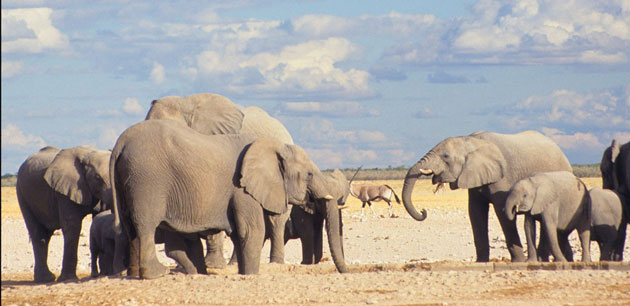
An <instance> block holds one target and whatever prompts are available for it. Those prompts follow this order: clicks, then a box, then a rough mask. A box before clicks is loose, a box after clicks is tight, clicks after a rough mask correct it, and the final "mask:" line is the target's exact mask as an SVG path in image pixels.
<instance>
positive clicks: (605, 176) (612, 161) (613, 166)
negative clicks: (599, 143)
mask: <svg viewBox="0 0 630 306" xmlns="http://www.w3.org/2000/svg"><path fill="white" fill-rule="evenodd" d="M620 151H621V149H620V146H619V142H618V141H617V140H616V139H613V141H612V143H611V144H610V147H608V148H606V150H605V151H604V155H603V156H602V161H601V163H600V164H599V168H600V170H601V171H602V188H604V189H611V190H618V189H619V178H618V177H617V167H618V165H617V158H618V157H619V153H620Z"/></svg>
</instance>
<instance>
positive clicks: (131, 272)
mask: <svg viewBox="0 0 630 306" xmlns="http://www.w3.org/2000/svg"><path fill="white" fill-rule="evenodd" d="M127 277H140V268H138V267H129V268H128V269H127Z"/></svg>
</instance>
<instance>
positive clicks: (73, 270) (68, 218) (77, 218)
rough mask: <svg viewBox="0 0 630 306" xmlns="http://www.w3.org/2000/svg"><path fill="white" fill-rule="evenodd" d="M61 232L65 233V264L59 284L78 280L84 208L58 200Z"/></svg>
mask: <svg viewBox="0 0 630 306" xmlns="http://www.w3.org/2000/svg"><path fill="white" fill-rule="evenodd" d="M58 201H59V217H60V220H59V221H60V224H61V231H62V233H63V263H62V265H61V274H60V275H59V278H57V281H58V282H62V281H66V280H77V279H78V277H77V251H78V248H79V237H80V235H81V226H82V220H83V217H85V215H86V213H85V212H83V211H82V207H79V206H77V204H75V203H72V202H70V200H67V199H58Z"/></svg>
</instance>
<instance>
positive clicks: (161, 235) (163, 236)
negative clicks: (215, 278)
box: [155, 228, 208, 274]
mask: <svg viewBox="0 0 630 306" xmlns="http://www.w3.org/2000/svg"><path fill="white" fill-rule="evenodd" d="M202 237H203V238H205V236H203V235H200V234H199V233H190V234H186V233H180V232H173V231H168V230H163V229H161V228H158V229H157V230H156V231H155V243H156V244H157V243H164V252H165V253H166V256H168V257H169V258H172V259H173V260H175V261H176V262H177V264H178V265H179V266H181V267H182V268H183V269H184V273H186V274H197V273H199V274H208V271H207V269H206V263H205V261H204V256H203V245H202V244H201V240H200V239H201V238H202Z"/></svg>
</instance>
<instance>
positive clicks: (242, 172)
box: [110, 119, 348, 279]
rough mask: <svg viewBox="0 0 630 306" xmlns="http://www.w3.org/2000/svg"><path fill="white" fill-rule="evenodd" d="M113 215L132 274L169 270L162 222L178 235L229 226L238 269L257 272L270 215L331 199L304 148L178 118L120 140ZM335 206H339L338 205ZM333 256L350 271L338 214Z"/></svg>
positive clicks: (113, 165)
mask: <svg viewBox="0 0 630 306" xmlns="http://www.w3.org/2000/svg"><path fill="white" fill-rule="evenodd" d="M110 181H111V183H112V194H113V200H114V204H115V205H113V207H114V214H115V215H116V216H118V217H117V218H115V220H116V221H119V223H117V224H116V225H115V227H116V229H118V230H120V228H121V227H122V228H123V229H124V230H125V231H126V232H127V234H128V236H129V245H130V251H129V254H130V265H129V269H128V272H127V275H129V276H139V277H140V278H144V279H151V278H157V277H160V276H162V275H163V274H165V273H166V267H164V266H163V265H162V264H161V263H160V262H159V261H158V260H157V257H156V255H155V245H154V239H153V238H154V237H153V235H154V233H155V230H156V229H157V228H158V227H159V228H161V229H164V230H170V231H176V232H180V233H202V234H204V235H205V234H215V233H218V232H219V231H226V232H227V233H229V234H232V235H233V237H232V239H233V240H234V241H236V243H235V248H236V249H237V257H238V271H239V273H240V274H256V273H258V271H259V265H260V250H261V248H262V244H263V238H264V229H265V224H264V222H265V221H264V214H282V213H286V212H287V211H288V204H293V205H305V204H306V202H307V200H308V199H309V198H313V199H324V200H326V201H332V200H333V199H334V198H333V197H332V196H331V195H330V194H328V191H327V190H326V184H325V180H324V178H323V174H322V173H321V172H320V171H319V169H318V168H317V166H316V165H315V164H314V163H313V162H312V161H311V160H310V158H309V157H308V155H307V154H306V152H305V151H304V150H303V149H302V148H300V147H299V146H296V145H288V144H284V143H282V142H280V141H279V140H277V139H273V138H260V139H255V138H254V137H252V136H250V135H204V134H201V133H199V132H196V131H194V130H192V129H190V128H189V127H188V126H187V125H185V124H183V123H181V122H178V121H175V120H159V119H157V120H145V121H142V122H140V123H137V124H135V125H133V126H131V127H130V128H128V129H127V130H125V131H124V132H123V133H122V135H121V136H120V137H119V138H118V140H117V141H116V145H115V146H114V149H113V151H112V157H111V159H110ZM334 207H336V205H335V206H334ZM328 217H329V218H330V219H329V221H331V223H332V224H331V226H330V227H331V228H332V229H331V231H330V234H331V236H332V237H331V239H330V243H331V249H332V250H333V251H332V252H331V253H332V257H333V261H334V262H335V265H336V267H337V269H338V270H339V271H340V272H347V271H348V268H347V266H346V264H345V262H344V258H343V254H342V251H341V238H340V233H339V231H338V230H335V229H334V228H335V227H336V228H339V226H338V225H339V219H338V217H337V212H335V213H330V214H329V216H328Z"/></svg>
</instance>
